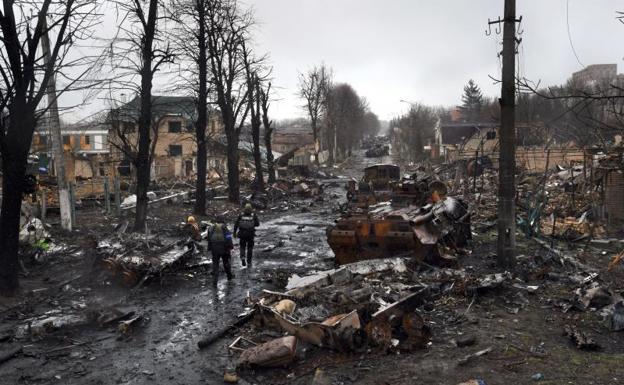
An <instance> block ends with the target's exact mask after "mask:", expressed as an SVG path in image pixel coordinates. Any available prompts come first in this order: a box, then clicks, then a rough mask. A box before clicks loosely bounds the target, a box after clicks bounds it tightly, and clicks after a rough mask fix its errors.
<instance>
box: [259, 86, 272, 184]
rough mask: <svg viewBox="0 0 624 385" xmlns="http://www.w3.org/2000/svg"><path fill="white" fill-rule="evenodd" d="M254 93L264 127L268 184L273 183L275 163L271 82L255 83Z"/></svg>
mask: <svg viewBox="0 0 624 385" xmlns="http://www.w3.org/2000/svg"><path fill="white" fill-rule="evenodd" d="M256 94H257V95H259V97H260V105H261V108H262V125H263V128H264V146H265V148H266V158H267V172H268V173H269V178H268V182H269V183H270V184H273V183H275V164H274V158H273V150H272V147H271V141H272V139H273V130H274V127H273V121H272V120H271V119H269V107H270V105H271V103H270V98H271V82H268V83H267V84H266V87H264V86H263V85H262V83H260V82H257V83H256Z"/></svg>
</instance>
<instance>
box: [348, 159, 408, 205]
mask: <svg viewBox="0 0 624 385" xmlns="http://www.w3.org/2000/svg"><path fill="white" fill-rule="evenodd" d="M399 179H401V169H400V168H399V166H397V165H394V164H377V165H374V166H370V167H367V168H365V169H364V177H363V178H362V180H361V181H359V182H357V181H356V180H355V179H353V180H351V181H350V182H349V183H348V184H347V202H348V207H349V208H361V209H365V208H367V207H368V206H370V205H374V204H376V203H379V202H385V201H389V200H390V199H391V196H392V185H393V183H395V182H397V181H399Z"/></svg>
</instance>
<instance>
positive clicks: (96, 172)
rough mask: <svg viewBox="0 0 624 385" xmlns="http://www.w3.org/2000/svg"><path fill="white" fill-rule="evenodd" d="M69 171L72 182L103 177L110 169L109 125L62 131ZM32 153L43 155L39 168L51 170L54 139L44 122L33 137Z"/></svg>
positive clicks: (94, 125) (71, 126) (44, 121)
mask: <svg viewBox="0 0 624 385" xmlns="http://www.w3.org/2000/svg"><path fill="white" fill-rule="evenodd" d="M61 135H62V138H63V151H64V153H65V171H66V175H67V179H68V180H74V179H76V178H92V177H94V176H103V175H106V174H107V173H108V172H107V170H106V167H107V166H106V164H107V157H108V155H109V146H108V126H107V125H106V124H105V123H94V124H72V125H66V126H63V127H62V128H61ZM31 151H32V152H33V153H34V154H37V155H38V156H39V167H40V168H43V169H46V170H50V169H52V168H53V167H54V165H53V164H52V162H51V161H50V160H51V159H52V136H51V132H50V129H49V125H48V124H47V121H46V120H43V121H42V122H41V123H40V124H39V125H38V127H37V129H36V130H35V133H34V134H33V140H32V144H31Z"/></svg>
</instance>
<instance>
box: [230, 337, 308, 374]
mask: <svg viewBox="0 0 624 385" xmlns="http://www.w3.org/2000/svg"><path fill="white" fill-rule="evenodd" d="M296 350H297V338H296V337H293V336H287V337H282V338H278V339H275V340H272V341H269V342H266V343H264V344H262V345H258V346H255V347H253V348H249V349H247V350H245V351H243V353H242V354H241V356H240V358H239V360H238V365H237V366H239V367H248V368H255V367H259V368H270V367H279V366H286V365H288V364H290V363H291V362H292V361H293V360H294V359H295V355H296Z"/></svg>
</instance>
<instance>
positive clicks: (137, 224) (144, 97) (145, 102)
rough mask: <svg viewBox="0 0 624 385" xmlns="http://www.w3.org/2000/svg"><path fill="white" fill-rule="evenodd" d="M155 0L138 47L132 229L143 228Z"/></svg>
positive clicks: (148, 167) (148, 176)
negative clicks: (138, 103)
mask: <svg viewBox="0 0 624 385" xmlns="http://www.w3.org/2000/svg"><path fill="white" fill-rule="evenodd" d="M157 11H158V1H157V0H150V3H149V16H148V19H147V23H146V24H145V35H144V36H143V42H142V46H141V59H142V63H141V64H142V68H141V92H140V98H141V109H140V112H139V151H138V154H137V158H136V161H135V166H136V171H137V191H136V195H137V203H136V215H135V220H134V230H135V231H145V221H146V219H147V203H148V199H147V190H148V189H149V183H150V166H151V157H150V147H151V146H150V130H151V124H152V78H153V76H154V73H153V71H152V59H153V57H154V53H153V49H152V45H153V42H154V36H155V34H156V19H157V17H158V16H157Z"/></svg>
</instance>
